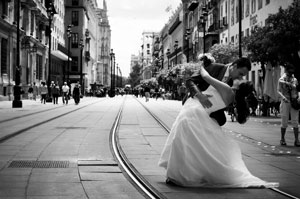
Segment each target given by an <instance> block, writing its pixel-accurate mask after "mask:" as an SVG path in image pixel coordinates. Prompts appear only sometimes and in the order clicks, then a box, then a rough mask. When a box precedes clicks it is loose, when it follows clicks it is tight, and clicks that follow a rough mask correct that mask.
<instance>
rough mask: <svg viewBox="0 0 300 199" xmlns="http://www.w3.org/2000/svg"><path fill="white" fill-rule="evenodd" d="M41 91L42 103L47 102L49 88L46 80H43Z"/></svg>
mask: <svg viewBox="0 0 300 199" xmlns="http://www.w3.org/2000/svg"><path fill="white" fill-rule="evenodd" d="M40 93H41V103H44V104H46V97H47V94H48V88H47V86H46V83H45V82H42V86H41V87H40Z"/></svg>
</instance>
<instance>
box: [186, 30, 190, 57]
mask: <svg viewBox="0 0 300 199" xmlns="http://www.w3.org/2000/svg"><path fill="white" fill-rule="evenodd" d="M190 34H191V33H190V29H189V28H187V29H186V31H185V40H186V42H187V56H186V61H187V63H188V62H189V52H190V40H189V38H190Z"/></svg>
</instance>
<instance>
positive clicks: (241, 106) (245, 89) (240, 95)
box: [235, 81, 254, 124]
mask: <svg viewBox="0 0 300 199" xmlns="http://www.w3.org/2000/svg"><path fill="white" fill-rule="evenodd" d="M253 90H254V87H253V84H252V82H249V81H247V82H242V83H241V84H240V85H239V86H238V89H237V90H236V92H235V102H236V111H237V112H236V113H237V114H236V120H237V121H238V123H240V124H244V123H245V122H246V121H247V119H248V117H249V115H250V111H249V106H248V103H247V101H246V97H247V96H248V95H249V94H250V93H251V92H253Z"/></svg>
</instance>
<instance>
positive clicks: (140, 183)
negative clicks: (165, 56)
mask: <svg viewBox="0 0 300 199" xmlns="http://www.w3.org/2000/svg"><path fill="white" fill-rule="evenodd" d="M125 100H126V97H125V99H124V100H123V104H122V106H121V108H120V110H119V113H118V115H117V117H116V119H115V122H114V124H113V127H112V129H111V133H110V143H111V150H112V153H113V155H114V156H115V158H116V160H117V162H118V163H119V166H120V167H121V168H122V169H123V170H124V171H125V172H126V174H127V175H128V177H129V178H130V179H131V180H132V182H133V183H134V184H135V185H136V186H137V187H138V188H139V189H140V191H142V192H143V193H144V194H145V195H146V196H147V197H148V198H151V199H161V198H165V197H164V196H163V195H162V194H160V193H159V192H158V191H157V190H156V189H155V188H153V187H152V186H151V185H150V184H149V183H148V181H147V180H145V179H144V178H143V177H142V175H140V173H139V172H138V171H137V170H136V169H135V168H134V166H133V165H132V164H130V161H129V160H128V159H127V157H126V155H125V154H124V152H123V150H122V148H121V146H120V143H119V139H118V135H117V132H118V129H119V124H120V121H121V118H122V112H123V107H124V103H125Z"/></svg>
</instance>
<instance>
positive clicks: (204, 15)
mask: <svg viewBox="0 0 300 199" xmlns="http://www.w3.org/2000/svg"><path fill="white" fill-rule="evenodd" d="M207 16H208V13H207V11H206V7H205V6H204V7H202V15H201V16H200V24H201V25H202V28H203V53H205V34H206V21H207Z"/></svg>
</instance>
